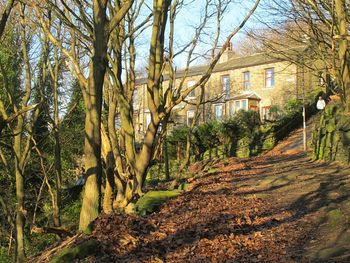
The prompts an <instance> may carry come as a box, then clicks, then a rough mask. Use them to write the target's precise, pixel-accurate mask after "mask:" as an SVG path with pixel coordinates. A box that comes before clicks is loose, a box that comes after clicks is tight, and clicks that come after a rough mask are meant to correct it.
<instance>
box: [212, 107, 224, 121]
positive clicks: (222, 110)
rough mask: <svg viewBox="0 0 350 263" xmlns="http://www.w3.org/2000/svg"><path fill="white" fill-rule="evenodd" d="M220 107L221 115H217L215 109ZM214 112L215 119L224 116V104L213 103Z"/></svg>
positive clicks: (220, 118)
mask: <svg viewBox="0 0 350 263" xmlns="http://www.w3.org/2000/svg"><path fill="white" fill-rule="evenodd" d="M219 108H221V115H220V117H219V115H218V114H217V113H218V111H217V109H219ZM214 113H215V119H217V120H222V119H223V117H224V105H223V104H215V105H214Z"/></svg>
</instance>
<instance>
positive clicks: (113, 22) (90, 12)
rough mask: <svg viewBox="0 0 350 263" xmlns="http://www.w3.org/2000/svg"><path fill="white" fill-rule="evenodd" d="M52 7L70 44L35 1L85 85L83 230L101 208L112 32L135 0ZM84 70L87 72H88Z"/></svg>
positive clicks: (44, 23)
mask: <svg viewBox="0 0 350 263" xmlns="http://www.w3.org/2000/svg"><path fill="white" fill-rule="evenodd" d="M45 3H46V4H47V5H48V6H49V8H50V9H51V10H52V11H53V12H54V13H55V14H56V16H57V17H58V22H59V23H60V22H63V23H64V24H65V26H66V27H67V28H69V30H70V34H69V36H68V38H69V39H66V40H67V41H68V43H69V46H67V47H64V46H62V42H60V41H59V40H58V39H57V38H56V37H55V36H54V34H53V33H52V31H51V30H50V26H49V24H48V21H47V19H46V18H45V17H44V16H43V13H42V8H41V4H40V3H37V4H35V5H34V8H35V9H36V14H37V16H38V17H39V19H40V23H41V25H42V28H43V30H44V32H45V34H47V36H48V38H49V39H50V41H51V42H52V43H53V44H54V45H56V46H58V47H60V48H61V49H62V52H63V53H64V55H65V56H66V57H67V58H68V59H69V61H70V63H71V64H68V66H69V68H70V70H71V72H72V73H73V74H74V76H75V77H76V78H77V79H78V81H79V84H80V86H81V88H82V92H83V97H84V102H85V109H86V118H85V146H84V154H85V171H86V177H87V181H86V184H85V191H84V198H83V205H82V209H81V214H80V225H79V228H80V229H81V230H85V229H86V228H87V226H88V225H89V224H90V223H91V222H92V221H93V220H94V219H95V218H96V217H97V216H98V214H99V211H100V196H101V193H100V190H101V187H100V185H101V176H102V166H101V110H102V90H103V83H104V78H105V72H106V67H107V44H108V42H109V38H110V35H111V32H112V31H113V30H114V29H115V28H116V27H118V26H119V23H120V21H122V20H123V18H124V16H125V14H126V12H127V11H128V10H129V8H130V7H131V5H132V3H133V0H129V1H123V2H121V1H107V0H104V1H100V0H94V1H93V2H92V4H91V5H89V4H88V3H85V2H81V1H80V0H74V1H71V2H69V3H68V2H67V1H65V0H60V1H58V2H57V3H53V2H52V1H45ZM78 44H82V45H83V46H84V47H85V54H87V57H88V60H89V61H88V67H87V68H84V66H83V65H82V64H81V62H82V61H81V60H80V57H79V54H78V50H79V48H78ZM85 72H87V73H86V74H85Z"/></svg>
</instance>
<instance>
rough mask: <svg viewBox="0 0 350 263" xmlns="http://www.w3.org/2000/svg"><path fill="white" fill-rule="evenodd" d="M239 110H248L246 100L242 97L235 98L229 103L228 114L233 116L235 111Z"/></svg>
mask: <svg viewBox="0 0 350 263" xmlns="http://www.w3.org/2000/svg"><path fill="white" fill-rule="evenodd" d="M239 110H245V111H247V110H248V100H247V99H242V100H235V101H232V102H231V105H230V114H231V116H233V115H234V114H235V113H236V112H237V111H239Z"/></svg>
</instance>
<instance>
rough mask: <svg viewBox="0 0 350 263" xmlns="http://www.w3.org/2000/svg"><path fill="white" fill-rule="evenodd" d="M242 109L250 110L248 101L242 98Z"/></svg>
mask: <svg viewBox="0 0 350 263" xmlns="http://www.w3.org/2000/svg"><path fill="white" fill-rule="evenodd" d="M242 109H243V110H245V111H247V110H248V103H247V100H242Z"/></svg>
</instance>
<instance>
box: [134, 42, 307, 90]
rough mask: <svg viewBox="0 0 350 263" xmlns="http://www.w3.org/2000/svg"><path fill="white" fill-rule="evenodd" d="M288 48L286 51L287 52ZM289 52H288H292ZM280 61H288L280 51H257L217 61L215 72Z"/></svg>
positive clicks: (199, 69)
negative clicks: (220, 61) (221, 61)
mask: <svg viewBox="0 0 350 263" xmlns="http://www.w3.org/2000/svg"><path fill="white" fill-rule="evenodd" d="M303 49H305V47H303V46H300V47H295V48H291V49H286V50H288V51H290V52H292V53H293V52H300V50H303ZM286 50H285V51H284V52H286ZM290 52H288V53H290ZM278 61H286V58H285V57H284V56H283V55H282V54H278V53H276V52H275V53H272V52H264V53H256V54H253V55H249V56H242V57H234V58H232V59H230V60H228V61H226V62H223V63H217V64H216V66H215V67H214V69H213V73H215V72H221V71H227V70H234V69H240V68H247V67H252V66H258V65H264V64H270V63H275V62H278ZM208 67H209V65H208V64H206V65H198V66H192V67H190V68H189V69H188V73H187V77H193V76H199V75H202V74H203V73H205V72H206V70H207V69H208ZM185 73H186V70H185V69H179V70H177V71H176V78H181V77H183V76H184V75H185ZM168 79H169V76H168V75H167V74H164V80H168ZM146 82H147V78H139V79H137V80H136V83H137V84H138V85H140V84H145V83H146Z"/></svg>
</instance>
